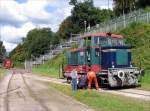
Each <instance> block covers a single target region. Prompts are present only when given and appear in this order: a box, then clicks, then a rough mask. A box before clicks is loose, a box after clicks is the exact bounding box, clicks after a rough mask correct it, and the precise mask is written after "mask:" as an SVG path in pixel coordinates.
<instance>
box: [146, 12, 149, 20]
mask: <svg viewBox="0 0 150 111" xmlns="http://www.w3.org/2000/svg"><path fill="white" fill-rule="evenodd" d="M146 15H147V16H146V17H147V22H148V21H149V13H148V12H147V13H146Z"/></svg>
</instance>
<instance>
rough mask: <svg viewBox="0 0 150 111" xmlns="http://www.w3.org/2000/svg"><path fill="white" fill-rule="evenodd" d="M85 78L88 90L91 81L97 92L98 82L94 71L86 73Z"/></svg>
mask: <svg viewBox="0 0 150 111" xmlns="http://www.w3.org/2000/svg"><path fill="white" fill-rule="evenodd" d="M87 78H88V88H89V89H91V84H92V81H94V83H95V86H96V89H97V90H98V88H99V86H98V82H97V78H96V73H95V72H94V71H92V70H90V71H89V72H88V73H87Z"/></svg>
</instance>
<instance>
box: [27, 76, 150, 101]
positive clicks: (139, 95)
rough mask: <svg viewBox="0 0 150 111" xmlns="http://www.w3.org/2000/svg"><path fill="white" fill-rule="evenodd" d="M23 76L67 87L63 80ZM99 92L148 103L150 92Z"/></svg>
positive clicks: (122, 90) (134, 90) (104, 90)
mask: <svg viewBox="0 0 150 111" xmlns="http://www.w3.org/2000/svg"><path fill="white" fill-rule="evenodd" d="M25 76H26V77H27V78H31V79H34V80H40V81H45V82H53V83H57V84H63V85H69V84H66V82H64V80H60V79H53V78H48V77H39V76H36V75H32V76H31V75H25ZM99 91H100V92H106V93H111V94H117V95H122V96H127V97H132V98H138V99H141V100H148V101H150V91H143V90H137V89H133V88H130V89H113V90H112V89H108V88H102V89H100V90H99Z"/></svg>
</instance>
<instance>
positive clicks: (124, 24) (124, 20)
mask: <svg viewBox="0 0 150 111" xmlns="http://www.w3.org/2000/svg"><path fill="white" fill-rule="evenodd" d="M123 26H124V28H125V27H126V18H125V15H123Z"/></svg>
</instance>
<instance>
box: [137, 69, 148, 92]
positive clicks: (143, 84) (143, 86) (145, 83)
mask: <svg viewBox="0 0 150 111" xmlns="http://www.w3.org/2000/svg"><path fill="white" fill-rule="evenodd" d="M139 89H143V90H148V91H150V70H146V71H145V75H144V76H143V77H142V81H141V87H140V88H139Z"/></svg>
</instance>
